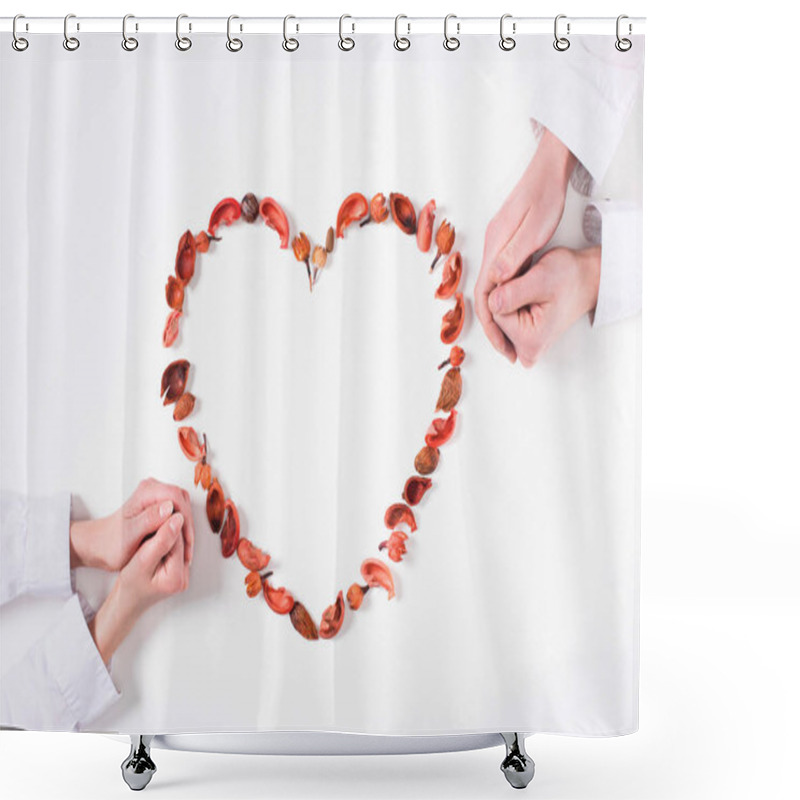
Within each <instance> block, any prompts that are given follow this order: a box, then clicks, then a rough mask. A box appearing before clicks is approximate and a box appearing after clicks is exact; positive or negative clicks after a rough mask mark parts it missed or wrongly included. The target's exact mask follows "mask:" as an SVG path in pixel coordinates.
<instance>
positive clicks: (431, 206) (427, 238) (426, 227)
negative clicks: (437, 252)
mask: <svg viewBox="0 0 800 800" xmlns="http://www.w3.org/2000/svg"><path fill="white" fill-rule="evenodd" d="M435 215H436V201H435V200H428V202H427V203H425V205H424V206H423V207H422V211H420V212H419V224H418V225H417V247H418V248H419V249H420V251H421V252H423V253H427V252H428V250H430V249H431V237H432V236H433V218H434V216H435Z"/></svg>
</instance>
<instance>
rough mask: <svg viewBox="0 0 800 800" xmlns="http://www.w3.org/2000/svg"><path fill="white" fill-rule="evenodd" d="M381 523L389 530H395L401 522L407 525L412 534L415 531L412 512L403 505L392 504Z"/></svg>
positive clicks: (415, 522)
mask: <svg viewBox="0 0 800 800" xmlns="http://www.w3.org/2000/svg"><path fill="white" fill-rule="evenodd" d="M383 522H384V524H385V525H386V527H387V528H389V530H392V529H394V528H396V527H397V526H398V525H399V524H400V523H402V522H404V523H405V524H406V525H408V529H409V530H410V531H411V532H412V533H413V532H414V531H415V530H416V529H417V520H416V519H415V517H414V512H413V511H412V510H411V509H410V508H409V507H408V506H407V505H406V504H405V503H394V504H393V505H391V506H389V508H387V509H386V513H385V514H384V515H383Z"/></svg>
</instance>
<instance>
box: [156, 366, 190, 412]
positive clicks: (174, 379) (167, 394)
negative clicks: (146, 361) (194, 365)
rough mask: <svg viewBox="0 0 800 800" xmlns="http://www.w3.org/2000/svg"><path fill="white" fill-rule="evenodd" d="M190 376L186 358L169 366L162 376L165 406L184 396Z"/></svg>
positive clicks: (162, 394)
mask: <svg viewBox="0 0 800 800" xmlns="http://www.w3.org/2000/svg"><path fill="white" fill-rule="evenodd" d="M188 374H189V362H188V361H187V360H186V359H185V358H179V359H178V360H177V361H173V362H172V363H171V364H167V367H166V369H165V370H164V372H163V373H162V374H161V396H162V397H163V398H164V405H165V406H167V405H169V404H170V403H174V402H175V401H176V400H177V399H178V398H179V397H180V396H181V395H182V394H183V392H184V390H185V389H186V378H187V376H188Z"/></svg>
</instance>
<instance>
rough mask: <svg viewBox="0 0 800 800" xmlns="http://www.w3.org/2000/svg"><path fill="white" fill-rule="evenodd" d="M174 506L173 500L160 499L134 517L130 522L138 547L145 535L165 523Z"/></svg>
mask: <svg viewBox="0 0 800 800" xmlns="http://www.w3.org/2000/svg"><path fill="white" fill-rule="evenodd" d="M174 508H175V506H174V505H173V503H172V500H170V499H167V500H160V501H158V502H155V503H151V504H150V505H149V506H147V507H146V508H145V509H144V510H143V511H140V512H139V513H138V514H137V515H136V516H135V517H133V518H132V519H131V520H130V522H129V531H130V537H131V539H132V540H133V544H134V545H135V546H136V547H138V546H139V544H141V540H142V539H143V538H144V537H145V536H147V535H148V534H149V533H152V532H153V531H155V530H157V529H158V528H159V527H160V526H161V525H163V523H164V520H165V519H167V518H168V517H169V515H170V514H172V512H173V510H174Z"/></svg>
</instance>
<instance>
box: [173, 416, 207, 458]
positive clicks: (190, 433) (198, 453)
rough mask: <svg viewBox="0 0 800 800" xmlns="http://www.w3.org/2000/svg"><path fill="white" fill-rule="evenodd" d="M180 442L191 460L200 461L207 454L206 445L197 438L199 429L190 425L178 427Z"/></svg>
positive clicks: (184, 452)
mask: <svg viewBox="0 0 800 800" xmlns="http://www.w3.org/2000/svg"><path fill="white" fill-rule="evenodd" d="M178 444H179V445H180V446H181V450H182V451H183V454H184V455H185V456H186V458H188V459H189V461H199V460H200V459H201V458H202V457H203V456H204V455H205V454H206V448H205V446H204V445H202V444H200V440H199V439H198V438H197V431H196V430H195V429H194V428H192V427H190V426H188V425H184V426H181V427H180V428H178Z"/></svg>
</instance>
